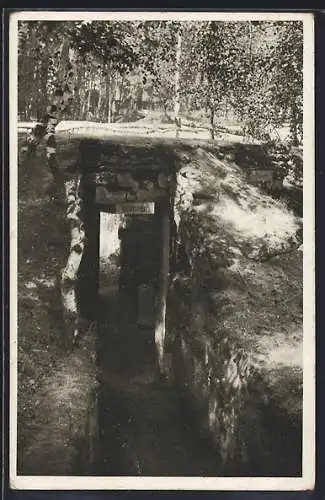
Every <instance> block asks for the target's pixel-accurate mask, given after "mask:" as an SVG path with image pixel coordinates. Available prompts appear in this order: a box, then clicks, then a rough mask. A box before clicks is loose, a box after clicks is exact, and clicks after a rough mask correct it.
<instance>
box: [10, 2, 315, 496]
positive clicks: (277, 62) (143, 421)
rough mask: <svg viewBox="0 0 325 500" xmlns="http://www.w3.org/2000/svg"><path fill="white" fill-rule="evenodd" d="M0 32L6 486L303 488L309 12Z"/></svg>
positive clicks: (310, 235)
mask: <svg viewBox="0 0 325 500" xmlns="http://www.w3.org/2000/svg"><path fill="white" fill-rule="evenodd" d="M9 22H10V33H9V35H10V42H9V50H10V56H9V57H10V65H9V66H10V67H9V72H10V75H9V78H10V83H9V88H10V97H9V113H10V165H9V167H10V443H9V445H10V457H9V460H10V487H12V488H15V489H42V490H60V489H61V490H62V489H65V490H67V489H80V490H82V489H88V490H89V489H94V490H100V489H102V490H133V489H134V490H227V489H228V490H229V489H230V490H235V489H237V490H254V489H255V490H256V489H263V490H265V489H269V490H281V489H282V490H300V489H312V488H313V486H314V468H315V464H314V454H315V423H314V420H315V411H314V405H315V403H314V395H315V387H314V386H315V380H314V371H315V367H314V362H315V354H314V350H315V331H314V330H315V325H314V322H315V319H314V318H315V314H314V307H315V291H314V280H315V276H314V274H315V268H314V251H315V245H314V232H315V226H314V175H315V173H314V46H313V44H314V40H313V17H312V15H310V14H302V13H292V12H291V13H285V12H281V13H254V12H251V13H243V12H241V13H235V12H232V13H230V12H229V13H227V12H204V13H203V12H202V13H199V12H196V13H193V12H163V13H162V12H154V11H147V12H92V11H88V12H85V11H82V12H76V11H75V12H71V11H50V10H49V11H37V12H33V11H28V10H26V11H20V12H15V13H12V14H10V20H9Z"/></svg>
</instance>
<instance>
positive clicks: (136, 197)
mask: <svg viewBox="0 0 325 500" xmlns="http://www.w3.org/2000/svg"><path fill="white" fill-rule="evenodd" d="M167 196H168V191H167V190H166V189H162V188H152V189H150V190H149V189H148V190H147V189H139V190H138V191H137V192H136V193H133V192H130V191H122V190H121V191H108V190H107V189H106V188H105V187H104V186H97V187H96V204H98V205H110V204H115V203H125V202H128V201H129V202H135V201H140V202H141V201H159V200H162V199H164V198H166V197H167Z"/></svg>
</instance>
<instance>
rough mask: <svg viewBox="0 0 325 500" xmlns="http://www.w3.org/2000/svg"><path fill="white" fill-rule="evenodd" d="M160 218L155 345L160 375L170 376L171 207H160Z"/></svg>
mask: <svg viewBox="0 0 325 500" xmlns="http://www.w3.org/2000/svg"><path fill="white" fill-rule="evenodd" d="M159 217H160V219H161V220H160V224H161V261H160V269H159V279H158V287H157V305H156V322H155V344H156V349H157V356H158V365H159V371H160V374H161V375H163V376H166V375H168V367H167V365H166V359H165V337H166V302H167V292H168V285H169V252H170V250H169V244H170V226H169V207H168V203H164V204H162V205H161V206H160V207H159Z"/></svg>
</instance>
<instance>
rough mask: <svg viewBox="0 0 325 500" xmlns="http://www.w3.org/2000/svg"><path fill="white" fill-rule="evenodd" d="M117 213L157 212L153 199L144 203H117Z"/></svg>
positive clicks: (139, 213) (140, 213) (141, 213)
mask: <svg viewBox="0 0 325 500" xmlns="http://www.w3.org/2000/svg"><path fill="white" fill-rule="evenodd" d="M115 211H116V213H117V214H129V215H143V214H145V215H147V214H148V215H150V214H154V213H155V203H154V202H152V201H148V202H142V203H117V204H116V205H115Z"/></svg>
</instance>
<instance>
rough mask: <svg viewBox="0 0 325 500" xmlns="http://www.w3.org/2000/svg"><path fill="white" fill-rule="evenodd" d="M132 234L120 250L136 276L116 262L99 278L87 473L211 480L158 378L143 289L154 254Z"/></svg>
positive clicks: (179, 410) (209, 466)
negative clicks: (94, 436)
mask: <svg viewBox="0 0 325 500" xmlns="http://www.w3.org/2000/svg"><path fill="white" fill-rule="evenodd" d="M143 225H147V226H150V223H149V224H143ZM151 227H153V226H152V225H151ZM140 233H141V231H140V232H139V230H136V231H133V233H132V234H131V235H129V238H128V241H127V243H126V248H125V252H126V253H127V252H129V256H131V255H134V254H135V253H136V255H137V259H138V264H139V266H138V267H140V270H139V269H138V272H136V263H135V261H134V259H133V261H132V260H131V261H130V259H129V261H128V259H127V258H126V257H125V256H124V260H123V256H122V259H121V258H120V262H119V263H118V265H117V266H115V272H113V271H112V270H111V271H107V270H106V272H105V273H103V272H102V273H100V294H99V306H98V308H99V310H98V319H99V322H98V323H99V332H98V336H99V337H98V341H99V349H98V364H99V373H100V389H99V392H98V450H97V456H96V465H95V467H94V469H95V470H96V475H97V474H99V475H101V476H120V475H121V476H123V475H125V476H136V475H141V476H146V475H147V476H202V475H211V476H217V475H218V474H220V463H219V461H218V455H217V451H216V449H215V448H213V447H212V445H211V444H210V442H209V441H208V440H207V439H206V437H204V436H202V435H200V433H199V431H198V429H197V428H196V427H195V426H194V423H193V420H192V419H191V415H189V414H188V410H187V407H186V405H184V403H183V399H182V397H181V394H180V393H179V391H178V389H177V387H176V385H174V384H172V383H170V382H167V381H164V380H162V379H161V378H159V376H158V370H157V360H156V349H155V343H154V328H153V316H152V301H153V295H154V293H155V292H154V287H151V294H150V285H148V282H149V281H150V277H152V276H153V275H154V273H155V271H156V270H157V262H155V258H157V253H155V251H154V231H153V233H152V234H151V236H150V234H149V235H148V234H147V236H146V237H144V234H143V232H142V233H141V234H140ZM149 233H150V231H149ZM150 238H151V239H150ZM135 248H137V252H135V250H134V249H135ZM121 260H122V262H121ZM132 269H133V273H132V272H131V271H132ZM141 282H142V283H141ZM139 290H140V293H139ZM141 290H142V297H141Z"/></svg>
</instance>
